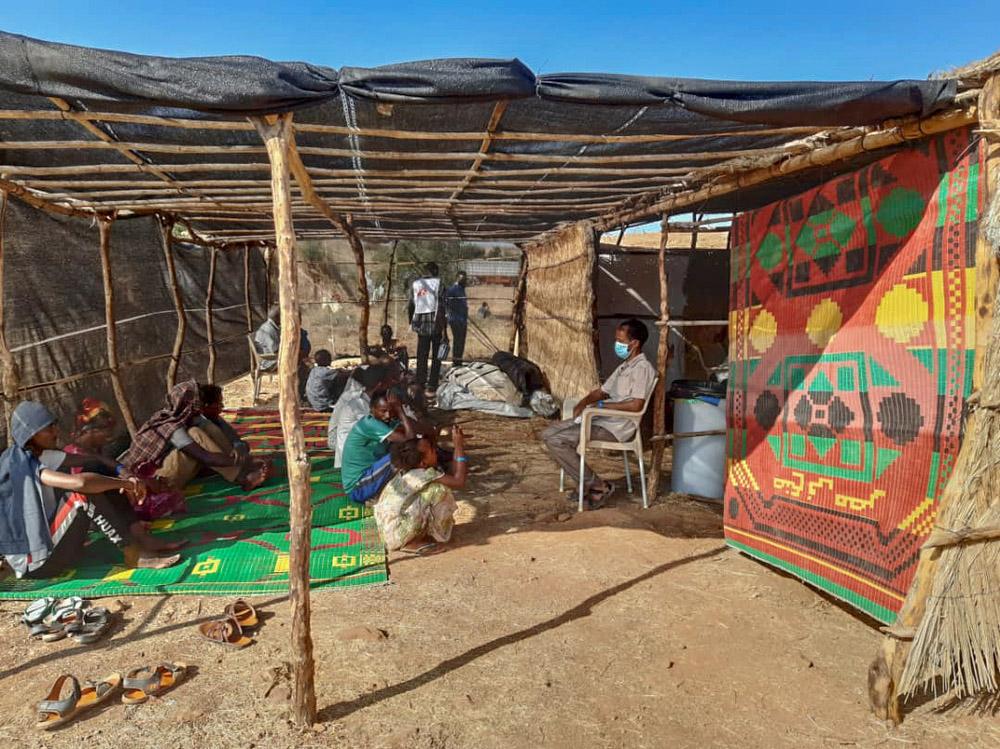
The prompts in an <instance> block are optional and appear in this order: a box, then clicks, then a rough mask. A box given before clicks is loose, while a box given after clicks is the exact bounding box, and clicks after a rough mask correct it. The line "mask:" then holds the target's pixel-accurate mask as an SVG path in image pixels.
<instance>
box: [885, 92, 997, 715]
mask: <svg viewBox="0 0 1000 749" xmlns="http://www.w3.org/2000/svg"><path fill="white" fill-rule="evenodd" d="M978 111H979V117H980V118H981V119H983V120H989V119H997V118H1000V75H994V76H993V77H992V78H991V79H989V80H988V81H987V82H986V84H985V85H984V86H983V89H982V91H981V93H980V98H979V106H978ZM984 147H985V148H986V158H985V165H984V166H985V168H984V169H983V173H982V174H981V175H980V181H979V184H980V189H982V190H983V191H984V193H985V195H984V205H986V206H987V210H988V209H989V206H990V205H991V202H995V201H996V200H998V199H1000V198H998V196H997V190H998V189H1000V188H998V180H1000V142H998V141H997V139H996V138H993V139H990V138H989V137H987V138H985V139H984ZM988 215H989V214H988V213H987V214H985V215H983V216H982V217H981V218H980V223H979V235H978V239H977V244H976V303H977V304H976V307H977V309H976V361H975V364H974V367H973V374H972V389H973V391H974V392H982V391H984V390H986V389H989V388H990V387H991V385H990V383H989V382H988V381H987V377H986V367H985V364H986V362H988V361H990V360H994V361H995V360H996V357H997V356H998V355H1000V345H998V342H1000V316H998V315H997V314H996V310H995V306H996V304H997V301H998V298H997V278H998V273H997V255H996V253H997V248H994V247H992V246H990V242H989V241H988V239H987V237H986V232H985V227H986V225H987V220H988V218H987V217H988ZM984 385H985V386H986V387H985V388H984ZM985 420H986V418H985V417H984V415H983V413H982V412H981V411H978V410H973V411H972V412H971V414H970V415H969V417H968V421H967V422H966V425H965V437H964V439H963V440H962V447H961V448H960V449H959V452H958V456H957V458H956V460H955V466H954V468H953V469H952V474H951V478H950V479H949V481H948V483H947V484H946V486H945V488H944V490H943V492H942V493H941V497H940V499H939V500H938V503H937V513H936V515H937V517H939V518H940V517H942V516H947V512H948V508H949V507H951V506H953V504H954V503H955V502H956V501H959V499H960V498H961V497H962V496H963V494H964V492H966V491H975V490H976V488H975V485H976V484H977V483H978V482H975V481H972V480H970V476H969V466H970V464H971V463H972V462H973V461H974V460H975V458H976V453H978V452H980V451H982V452H984V453H985V451H986V450H987V447H986V443H987V442H988V440H989V435H988V434H985V435H984V432H985V431H986V429H987V427H984V426H983V422H984V421H985ZM941 551H942V550H941V549H940V548H933V547H928V548H924V549H922V550H921V553H920V559H919V561H918V563H917V571H916V574H915V576H914V578H913V582H912V583H911V584H910V589H909V590H908V591H907V594H906V600H905V601H903V606H902V608H901V609H900V610H899V615H898V616H897V617H896V621H895V623H894V624H893V627H892V630H891V632H892V633H894V634H889V635H887V636H886V637H884V638H883V639H882V642H881V644H880V646H879V650H878V653H877V654H876V656H875V660H874V661H873V662H872V663H871V665H870V666H869V668H868V697H869V701H870V703H871V707H872V710H873V711H874V713H875V715H876V717H878V718H880V719H882V720H888V721H892V722H893V723H896V724H898V723H899V722H900V721H902V719H903V707H902V699H901V698H902V694H901V690H900V684H901V679H902V677H903V672H904V671H905V670H906V664H907V660H908V659H909V655H910V650H911V646H912V640H911V639H910V638H911V637H912V633H914V632H915V631H916V629H917V627H918V626H919V625H920V622H921V620H922V619H923V617H924V612H925V611H926V610H927V599H928V597H929V596H930V593H931V590H932V588H933V587H934V580H935V576H936V574H937V571H938V560H939V559H940V557H941ZM900 633H903V634H905V635H907V636H906V637H900V636H899V634H900ZM945 687H946V688H948V685H945Z"/></svg>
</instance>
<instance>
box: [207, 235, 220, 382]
mask: <svg viewBox="0 0 1000 749" xmlns="http://www.w3.org/2000/svg"><path fill="white" fill-rule="evenodd" d="M208 252H209V256H208V257H209V260H208V291H207V292H206V293H205V336H206V337H207V338H208V369H207V370H206V371H205V379H206V382H210V383H214V382H215V359H216V354H215V322H214V321H213V320H212V302H213V301H214V298H215V268H216V266H217V265H218V260H219V257H218V254H217V253H218V250H216V249H215V248H214V247H210V248H209V249H208Z"/></svg>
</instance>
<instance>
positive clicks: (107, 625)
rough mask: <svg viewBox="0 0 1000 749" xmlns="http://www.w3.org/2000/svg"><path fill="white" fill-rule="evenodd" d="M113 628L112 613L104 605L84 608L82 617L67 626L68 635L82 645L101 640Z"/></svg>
mask: <svg viewBox="0 0 1000 749" xmlns="http://www.w3.org/2000/svg"><path fill="white" fill-rule="evenodd" d="M109 629H111V614H110V612H109V611H108V610H107V609H106V608H103V607H97V608H93V609H86V610H84V611H83V612H82V613H81V615H80V618H79V619H77V620H76V621H73V622H70V623H69V624H67V625H66V627H65V630H64V631H65V633H66V635H67V636H68V637H69V638H70V639H72V640H73V641H74V642H77V643H79V644H80V645H90V644H91V643H93V642H97V641H98V640H100V639H101V638H102V637H103V636H104V635H105V634H107V631H108V630H109Z"/></svg>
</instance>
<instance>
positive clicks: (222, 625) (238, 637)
mask: <svg viewBox="0 0 1000 749" xmlns="http://www.w3.org/2000/svg"><path fill="white" fill-rule="evenodd" d="M224 614H225V616H223V617H222V618H221V619H215V620H213V621H210V622H203V623H202V624H200V625H198V634H200V635H201V636H202V637H204V638H205V639H206V640H208V641H209V642H214V643H216V644H217V645H223V646H225V647H227V648H233V649H239V648H245V647H247V646H248V645H252V644H253V642H254V640H253V638H251V637H247V635H246V631H247V630H250V629H255V628H256V627H258V626H260V618H259V617H258V616H257V610H256V609H255V608H254V607H253V606H251V605H250V604H249V603H247V602H246V601H244V600H243V599H242V598H239V599H237V600H235V601H233V602H232V603H231V604H229V605H228V606H226V608H225V611H224Z"/></svg>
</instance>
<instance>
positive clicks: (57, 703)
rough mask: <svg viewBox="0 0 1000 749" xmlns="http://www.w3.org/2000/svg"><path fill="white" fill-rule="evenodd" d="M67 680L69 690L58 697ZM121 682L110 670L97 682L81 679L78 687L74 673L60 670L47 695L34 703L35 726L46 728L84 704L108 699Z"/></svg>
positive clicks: (69, 716)
mask: <svg viewBox="0 0 1000 749" xmlns="http://www.w3.org/2000/svg"><path fill="white" fill-rule="evenodd" d="M67 682H68V683H69V685H70V692H69V694H68V695H67V696H66V697H62V698H60V696H59V695H60V694H62V692H63V687H65V685H66V683H67ZM121 682H122V677H121V675H120V674H111V675H110V676H106V677H104V678H103V679H101V680H100V681H98V682H93V681H85V682H84V683H83V688H82V689H81V688H80V682H79V681H77V680H76V677H75V676H71V675H70V674H63V675H62V676H60V677H59V678H58V679H56V681H55V684H53V685H52V689H51V690H49V696H48V697H46V698H45V699H44V700H42V701H41V702H39V703H38V705H37V710H38V720H37V721H36V723H35V728H39V729H41V730H43V731H48V730H50V729H52V728H55V727H56V726H61V725H63V724H64V723H68V722H69V721H71V720H72V719H73V718H75V717H76V716H77V715H79V714H80V713H81V712H82V711H84V710H86V709H87V708H90V707H94V706H95V705H100V704H101V703H102V702H105V701H106V700H108V699H109V698H110V697H111V696H112V695H114V693H115V692H116V691H117V690H118V687H119V686H120V685H121Z"/></svg>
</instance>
